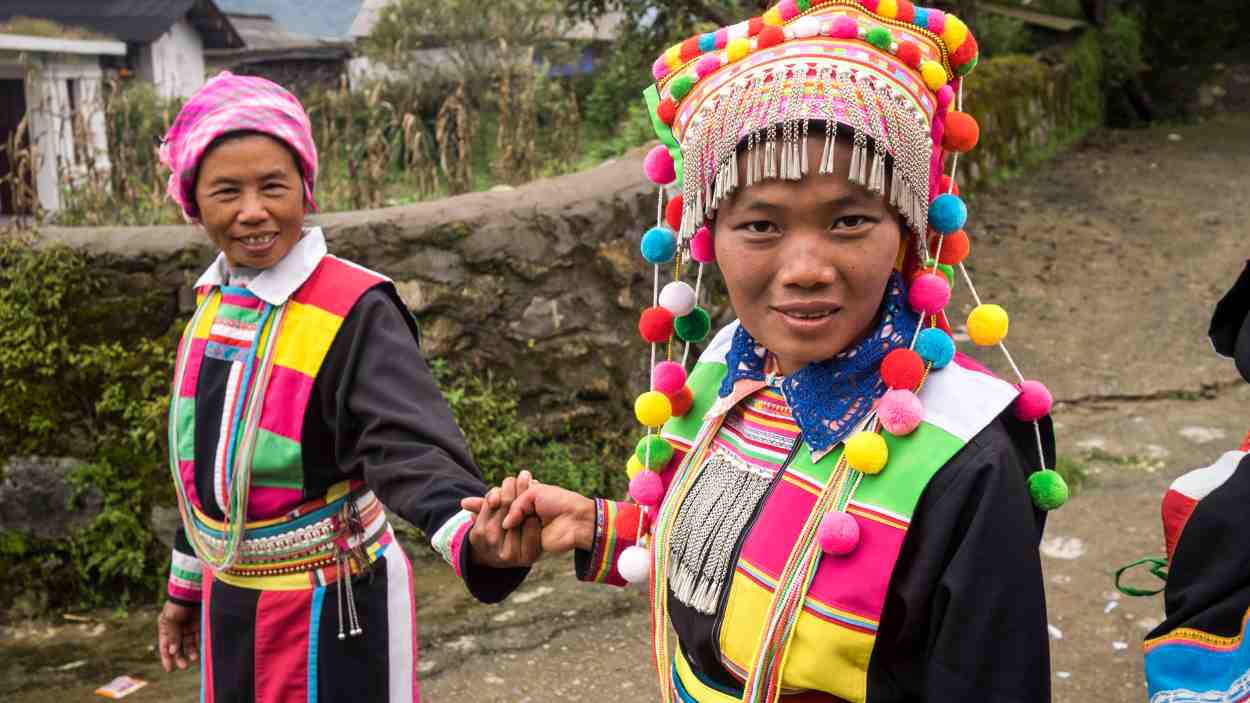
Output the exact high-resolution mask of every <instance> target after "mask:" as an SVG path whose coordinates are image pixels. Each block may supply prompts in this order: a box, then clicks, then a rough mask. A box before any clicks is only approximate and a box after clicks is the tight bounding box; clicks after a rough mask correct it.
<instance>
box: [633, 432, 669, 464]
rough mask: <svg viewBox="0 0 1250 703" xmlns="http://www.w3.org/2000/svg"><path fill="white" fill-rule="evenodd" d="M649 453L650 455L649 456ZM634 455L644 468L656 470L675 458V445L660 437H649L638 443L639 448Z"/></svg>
mask: <svg viewBox="0 0 1250 703" xmlns="http://www.w3.org/2000/svg"><path fill="white" fill-rule="evenodd" d="M648 451H649V452H650V454H648ZM634 455H635V456H637V457H638V461H639V463H641V464H642V465H643V466H645V467H647V468H648V469H652V470H655V469H658V468H660V467H661V466H664V465H665V464H667V463H668V460H669V459H672V458H673V445H671V444H669V443H668V440H667V439H664V438H663V437H661V436H659V435H654V434H653V435H647V436H646V437H643V438H642V439H641V440H639V441H638V447H637V448H636V449H635V450H634Z"/></svg>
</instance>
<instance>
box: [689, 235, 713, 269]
mask: <svg viewBox="0 0 1250 703" xmlns="http://www.w3.org/2000/svg"><path fill="white" fill-rule="evenodd" d="M690 256H691V258H693V259H694V260H695V261H697V262H699V263H701V264H710V263H712V262H713V261H716V243H715V240H714V239H712V230H710V229H708V228H707V227H700V228H699V231H697V232H695V233H694V239H691V240H690Z"/></svg>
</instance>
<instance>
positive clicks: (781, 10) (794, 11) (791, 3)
mask: <svg viewBox="0 0 1250 703" xmlns="http://www.w3.org/2000/svg"><path fill="white" fill-rule="evenodd" d="M777 13H778V14H780V15H781V19H783V20H785V21H787V22H789V21H790V20H792V19H794V18H795V16H796V15H798V14H799V4H798V3H797V2H795V0H781V2H779V3H777Z"/></svg>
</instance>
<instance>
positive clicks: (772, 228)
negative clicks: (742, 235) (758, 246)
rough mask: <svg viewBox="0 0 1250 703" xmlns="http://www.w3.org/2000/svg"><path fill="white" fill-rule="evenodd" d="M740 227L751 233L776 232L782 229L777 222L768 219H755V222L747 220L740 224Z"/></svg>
mask: <svg viewBox="0 0 1250 703" xmlns="http://www.w3.org/2000/svg"><path fill="white" fill-rule="evenodd" d="M738 229H741V230H745V231H747V232H750V233H751V234H775V233H777V232H780V231H781V229H780V228H779V227H777V225H776V224H774V223H772V222H769V221H768V220H755V221H753V222H747V223H744V224H742V225H740V226H739V227H738Z"/></svg>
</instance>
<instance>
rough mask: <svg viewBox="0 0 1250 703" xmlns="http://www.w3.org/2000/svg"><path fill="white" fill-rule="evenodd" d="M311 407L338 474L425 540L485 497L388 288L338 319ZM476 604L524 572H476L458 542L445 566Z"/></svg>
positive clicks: (410, 324) (502, 591)
mask: <svg viewBox="0 0 1250 703" xmlns="http://www.w3.org/2000/svg"><path fill="white" fill-rule="evenodd" d="M323 378H324V379H326V380H327V382H328V385H327V386H326V387H319V388H317V389H315V391H314V395H315V396H318V397H315V398H314V401H316V402H318V403H320V414H321V417H322V418H323V419H324V421H325V423H326V425H327V427H328V428H329V430H330V434H331V435H332V437H333V446H334V450H333V451H334V454H335V459H336V462H337V464H338V467H339V468H340V470H341V471H343V472H345V473H347V474H349V475H350V474H354V475H361V474H363V476H364V479H365V481H366V482H367V483H368V485H369V488H371V489H372V490H373V492H374V493H375V494H376V495H377V496H378V498H379V499H380V500H381V501H382V503H383V504H384V505H386V506H387V507H388V508H390V509H391V510H392V511H394V512H395V513H397V514H399V515H400V516H401V517H403V518H404V519H405V520H408V521H409V522H411V523H412V524H414V525H416V526H417V527H419V528H420V529H421V530H422V531H423V532H425V534H426V535H427V536H433V535H434V534H435V533H436V532H437V531H438V530H439V528H440V527H442V526H443V525H444V524H445V523H446V522H447V521H448V520H450V519H452V518H454V517H456V515H457V514H458V513H460V512H461V509H460V500H461V499H462V498H465V497H468V496H481V495H484V494H485V493H486V490H487V487H486V484H485V483H484V482H483V480H482V474H481V471H480V470H479V469H478V468H477V465H476V464H475V463H474V461H473V457H472V455H471V454H470V452H469V447H468V443H467V442H466V441H465V437H464V435H463V434H462V433H461V432H460V428H459V427H458V426H457V425H456V421H455V419H454V418H453V416H452V413H451V408H450V407H448V405H447V401H446V400H445V399H444V398H443V395H442V393H441V392H440V391H439V389H438V385H437V383H436V382H435V380H434V376H433V374H432V373H431V372H430V368H429V366H428V365H427V364H426V362H425V359H424V357H423V356H422V354H421V350H420V348H419V346H418V343H417V332H416V325H415V322H414V321H413V319H412V317H411V315H410V314H409V313H408V311H407V310H406V309H405V308H404V307H403V305H402V303H401V302H400V300H399V297H398V295H397V294H396V293H395V292H394V290H393V288H392V287H391V286H390V285H383V286H379V287H376V288H374V289H372V290H370V291H369V292H367V293H365V295H364V296H362V297H361V299H360V300H359V301H358V302H357V303H356V305H355V306H354V307H353V308H352V310H351V312H350V313H348V316H347V318H346V319H345V320H344V322H343V325H342V327H341V328H340V329H339V332H338V335H337V336H336V337H335V340H334V343H333V344H332V345H331V347H330V350H329V352H328V353H327V355H326V359H325V362H324V364H323V366H322V369H321V371H320V373H319V374H318V386H320V385H321V384H320V380H321V379H323ZM453 566H454V567H455V568H456V570H457V571H458V572H459V573H460V574H461V576H462V577H463V578H464V580H465V583H466V584H467V585H468V587H469V590H470V591H471V592H472V593H473V595H474V596H475V597H476V598H478V599H479V600H481V601H483V602H488V603H493V602H498V601H500V600H503V599H504V598H506V597H507V596H508V594H509V593H511V592H512V591H513V590H514V589H515V588H516V587H517V586H519V585H520V584H521V582H522V581H523V580H524V579H525V577H526V575H527V574H528V573H529V569H491V568H485V567H479V566H477V565H475V564H473V563H472V561H471V559H469V545H468V535H467V534H466V535H465V536H464V543H463V544H462V546H461V548H460V549H459V563H457V564H453Z"/></svg>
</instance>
